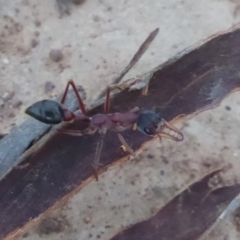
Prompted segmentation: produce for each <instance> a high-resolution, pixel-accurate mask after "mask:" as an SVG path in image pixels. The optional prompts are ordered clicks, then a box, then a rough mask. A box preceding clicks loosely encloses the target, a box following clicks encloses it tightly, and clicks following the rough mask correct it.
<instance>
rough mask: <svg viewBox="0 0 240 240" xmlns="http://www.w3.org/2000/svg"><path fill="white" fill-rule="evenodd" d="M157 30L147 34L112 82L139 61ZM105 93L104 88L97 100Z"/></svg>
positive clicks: (116, 82) (114, 82)
mask: <svg viewBox="0 0 240 240" xmlns="http://www.w3.org/2000/svg"><path fill="white" fill-rule="evenodd" d="M158 32H159V28H157V29H155V30H154V31H153V32H151V33H150V34H149V36H148V37H147V39H146V40H145V41H144V42H143V43H142V45H141V46H140V48H139V49H138V51H137V52H136V53H135V55H134V56H133V58H132V59H131V61H130V62H129V63H128V65H127V66H126V67H125V68H124V69H123V70H122V72H121V73H120V75H119V76H118V77H117V78H116V79H115V80H114V81H113V82H112V84H113V85H114V84H118V83H119V82H120V81H121V80H122V78H123V77H124V76H125V75H126V74H127V73H128V72H129V70H130V69H131V68H132V67H133V66H134V65H135V64H136V63H137V62H138V61H139V59H140V58H141V57H142V55H143V54H144V53H145V52H146V50H147V49H148V47H149V45H150V44H151V43H152V41H153V40H154V38H155V37H156V36H157V34H158ZM105 95H106V90H104V91H103V92H102V93H101V94H100V95H99V96H98V98H97V100H99V99H101V98H103V97H104V96H105Z"/></svg>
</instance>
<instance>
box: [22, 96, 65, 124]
mask: <svg viewBox="0 0 240 240" xmlns="http://www.w3.org/2000/svg"><path fill="white" fill-rule="evenodd" d="M25 113H26V114H28V115H30V116H31V117H33V118H35V119H37V120H38V121H40V122H43V123H47V124H58V123H60V122H62V121H64V118H65V117H64V116H65V114H64V109H63V107H62V106H61V105H60V104H59V103H58V102H56V101H53V100H42V101H39V102H36V103H34V104H33V105H32V106H30V107H28V108H27V109H26V111H25Z"/></svg>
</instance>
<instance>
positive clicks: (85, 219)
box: [83, 217, 91, 223]
mask: <svg viewBox="0 0 240 240" xmlns="http://www.w3.org/2000/svg"><path fill="white" fill-rule="evenodd" d="M83 220H84V222H85V223H90V221H91V218H90V217H85V218H84V219H83Z"/></svg>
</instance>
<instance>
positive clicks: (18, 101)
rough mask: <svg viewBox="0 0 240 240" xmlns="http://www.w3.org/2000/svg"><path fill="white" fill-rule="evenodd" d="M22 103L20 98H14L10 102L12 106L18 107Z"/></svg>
mask: <svg viewBox="0 0 240 240" xmlns="http://www.w3.org/2000/svg"><path fill="white" fill-rule="evenodd" d="M21 105H22V101H20V100H15V101H14V102H13V103H12V106H13V107H14V108H18V107H20V106H21Z"/></svg>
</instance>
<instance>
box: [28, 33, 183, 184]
mask: <svg viewBox="0 0 240 240" xmlns="http://www.w3.org/2000/svg"><path fill="white" fill-rule="evenodd" d="M158 31H159V29H156V30H155V31H153V32H152V33H150V35H149V36H148V38H147V39H146V40H145V41H144V42H143V44H142V45H141V46H140V48H139V50H138V51H137V53H136V54H135V55H134V56H133V58H132V60H131V61H130V62H129V64H128V65H127V67H126V68H125V69H124V70H123V71H122V72H121V74H120V75H119V77H118V78H117V79H116V80H115V81H114V82H113V83H114V84H115V86H112V87H111V86H108V87H107V91H106V99H105V104H104V113H99V114H96V115H94V116H92V117H89V116H87V111H86V109H85V106H84V103H83V101H82V99H81V97H80V95H79V93H78V90H77V87H76V85H75V83H74V82H73V80H70V81H68V83H67V86H66V88H65V91H64V94H63V97H62V99H61V103H58V102H57V101H54V100H42V101H39V102H36V103H34V104H33V105H32V106H30V107H28V108H27V109H26V111H25V113H26V114H28V115H30V116H31V117H33V118H35V119H37V120H39V121H40V122H43V123H47V124H59V123H61V122H69V121H73V120H75V121H77V122H86V123H88V124H89V125H88V127H87V128H86V129H85V130H83V131H79V130H70V129H58V132H60V133H65V134H69V135H72V136H82V135H85V134H94V133H95V132H98V133H99V134H100V140H99V142H98V144H97V150H96V154H95V158H94V162H93V168H94V171H95V176H96V180H98V168H99V160H100V155H101V151H102V147H103V141H104V136H105V134H106V132H107V131H108V130H115V131H116V132H117V135H118V138H119V140H120V142H121V144H122V148H123V150H124V151H127V152H129V153H130V154H131V155H132V156H135V152H134V151H133V150H132V149H131V147H130V146H129V145H128V144H127V142H126V141H125V139H124V138H123V136H122V134H121V133H120V132H122V131H124V130H126V129H129V128H132V127H133V129H135V130H136V129H137V130H139V131H140V132H142V133H144V134H146V135H148V136H151V137H154V136H156V135H157V136H158V137H159V139H160V140H161V138H162V137H166V138H170V139H172V140H174V141H182V140H183V134H182V133H181V131H180V130H178V129H177V128H175V127H174V126H172V125H170V124H169V123H168V122H166V121H165V120H164V119H163V118H162V117H161V115H160V113H158V112H156V111H152V110H149V111H141V110H140V108H139V107H135V108H133V109H131V110H130V111H128V112H123V113H120V112H115V113H109V110H110V92H111V91H112V90H113V89H114V88H119V89H121V88H120V87H118V85H116V84H118V83H119V82H120V81H121V79H122V78H123V77H124V76H125V74H126V73H127V72H128V71H129V70H130V69H131V68H132V67H133V66H134V65H135V64H136V63H137V61H138V60H139V59H140V57H141V56H142V55H143V54H144V52H145V51H146V50H147V48H148V46H149V45H150V43H151V42H152V41H153V39H154V38H155V37H156V35H157V33H158ZM70 86H71V87H72V88H73V91H74V93H75V95H76V97H77V100H78V104H79V108H80V110H81V111H79V110H78V111H76V112H74V113H73V112H71V111H70V110H69V109H67V108H66V107H64V105H63V104H64V102H65V100H66V96H67V93H68V89H69V87H70ZM145 92H146V90H145ZM165 128H166V129H167V130H168V131H167V132H163V130H164V129H165Z"/></svg>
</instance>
